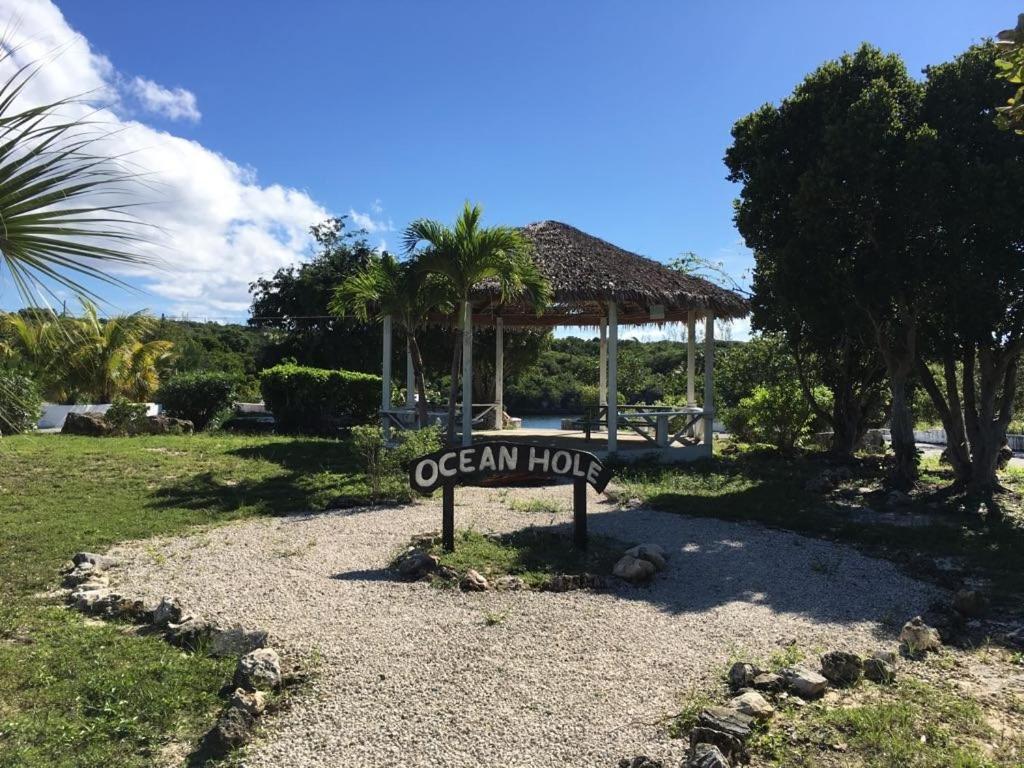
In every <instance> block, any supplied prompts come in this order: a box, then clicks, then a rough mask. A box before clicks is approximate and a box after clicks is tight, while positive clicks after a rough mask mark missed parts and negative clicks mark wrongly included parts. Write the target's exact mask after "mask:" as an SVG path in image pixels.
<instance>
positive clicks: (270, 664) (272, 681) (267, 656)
mask: <svg viewBox="0 0 1024 768" xmlns="http://www.w3.org/2000/svg"><path fill="white" fill-rule="evenodd" d="M235 687H236V688H244V689H245V690H247V691H273V690H276V689H277V688H280V687H281V657H280V656H278V654H277V651H275V650H274V649H273V648H258V649H256V650H255V651H250V652H249V653H247V654H245V655H244V656H242V657H241V658H240V659H239V660H238V666H237V667H235Z"/></svg>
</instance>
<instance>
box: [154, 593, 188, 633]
mask: <svg viewBox="0 0 1024 768" xmlns="http://www.w3.org/2000/svg"><path fill="white" fill-rule="evenodd" d="M181 615H182V614H181V603H180V602H179V601H178V599H177V598H176V597H163V598H161V599H160V602H159V603H157V606H156V608H154V609H153V623H154V624H156V625H157V626H158V627H166V626H167V625H168V624H178V623H180V622H181Z"/></svg>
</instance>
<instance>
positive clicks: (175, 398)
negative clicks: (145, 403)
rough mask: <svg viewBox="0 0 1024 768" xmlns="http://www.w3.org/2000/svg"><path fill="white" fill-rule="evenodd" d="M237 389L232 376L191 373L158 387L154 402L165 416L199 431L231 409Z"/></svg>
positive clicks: (181, 375) (178, 376)
mask: <svg viewBox="0 0 1024 768" xmlns="http://www.w3.org/2000/svg"><path fill="white" fill-rule="evenodd" d="M237 389H238V379H237V377H235V376H232V375H231V374H227V373H215V372H211V371H194V372H192V373H179V374H177V375H176V376H172V377H171V378H170V379H169V380H168V381H167V382H165V383H164V384H163V386H161V387H160V391H159V392H158V393H157V399H158V401H159V402H160V404H161V405H163V407H164V411H165V412H166V413H167V415H168V416H173V417H174V418H176V419H188V420H189V421H191V422H192V424H193V425H194V426H195V428H196V430H202V429H206V427H207V426H208V425H209V424H210V422H211V421H212V420H213V419H214V417H215V416H217V415H218V414H220V413H221V412H222V411H223V410H224V409H226V408H229V407H230V406H231V402H232V401H233V400H234V399H235V396H236V392H237Z"/></svg>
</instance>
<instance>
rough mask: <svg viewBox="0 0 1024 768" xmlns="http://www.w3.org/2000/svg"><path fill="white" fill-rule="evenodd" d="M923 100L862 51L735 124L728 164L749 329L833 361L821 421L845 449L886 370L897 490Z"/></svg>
mask: <svg viewBox="0 0 1024 768" xmlns="http://www.w3.org/2000/svg"><path fill="white" fill-rule="evenodd" d="M921 98H922V87H921V85H920V84H919V83H917V82H915V81H914V80H913V79H912V78H911V77H910V76H909V74H908V73H907V70H906V67H905V66H904V64H903V62H902V60H901V59H900V58H899V57H898V56H895V55H886V54H883V53H882V52H881V51H879V50H877V49H876V48H873V47H871V46H868V45H864V46H862V47H861V48H860V49H858V50H857V51H856V53H854V54H850V55H844V56H843V57H841V58H840V59H838V60H835V61H830V62H827V63H826V64H824V65H822V66H821V67H819V68H818V69H817V70H815V71H814V72H812V73H811V74H810V75H808V76H807V77H806V78H805V79H804V81H803V82H802V83H801V84H800V85H798V86H797V88H796V89H795V90H794V92H793V94H792V95H791V96H789V97H788V98H786V99H785V100H784V101H783V102H782V103H781V104H780V105H778V106H775V105H771V104H768V105H765V106H763V107H762V108H760V109H759V110H757V111H756V112H754V113H752V114H750V115H748V116H747V117H745V118H743V119H742V120H740V121H739V122H738V123H737V124H736V125H735V127H734V128H733V138H734V142H733V145H732V147H730V149H729V150H728V153H727V155H726V164H727V165H728V167H729V170H730V179H731V180H733V181H737V182H739V183H741V184H742V190H741V194H740V199H739V201H738V203H737V208H736V224H737V227H738V228H739V230H740V233H741V234H742V235H743V237H744V239H745V240H746V242H747V245H748V246H750V247H751V248H752V249H753V250H754V256H755V261H756V269H755V274H754V292H755V295H754V301H753V304H754V313H755V314H754V320H755V325H757V326H758V327H760V328H763V329H766V330H778V331H783V332H785V333H786V334H787V336H788V337H789V338H790V339H791V341H792V342H793V346H794V351H795V352H796V354H797V355H798V356H800V357H806V356H808V355H810V354H813V355H815V356H816V357H817V358H818V359H819V360H822V361H825V360H828V359H829V358H831V359H832V361H833V364H831V365H829V366H828V367H827V374H828V379H830V380H828V381H827V382H826V383H828V384H829V385H830V386H831V387H832V388H833V389H834V390H835V395H836V396H835V403H834V406H833V411H832V413H831V414H822V415H823V416H826V418H827V420H828V421H829V422H830V423H832V426H833V428H834V429H835V431H836V439H837V444H838V446H839V449H840V452H841V453H848V452H849V449H850V448H851V447H852V443H853V442H854V441H855V440H856V438H857V437H858V436H859V434H860V433H862V432H863V429H864V427H865V426H866V419H867V418H868V416H869V415H870V413H871V412H872V410H873V408H874V407H875V403H876V400H877V396H878V395H877V392H878V389H877V388H878V383H879V380H880V376H879V372H880V369H881V367H882V366H884V369H885V372H886V373H887V374H888V381H889V386H890V403H891V406H890V422H891V427H892V438H893V446H894V449H895V451H896V470H895V473H894V477H893V480H894V482H895V483H896V484H897V485H909V484H910V483H912V482H913V479H914V477H915V474H916V461H917V453H916V449H915V446H914V439H913V420H912V417H911V415H910V408H909V397H908V388H909V385H910V377H911V375H912V373H913V370H914V363H915V351H916V338H917V315H918V312H917V306H918V302H919V300H920V296H921V294H922V290H923V288H922V285H921V277H922V274H923V270H922V268H921V266H922V264H923V263H924V252H923V248H922V245H923V243H922V241H921V239H920V236H919V232H920V225H919V222H918V218H919V217H918V216H917V215H915V210H914V207H915V206H916V205H920V204H926V200H922V199H921V195H922V194H923V191H924V190H923V188H922V186H921V184H920V183H919V182H920V180H921V179H920V178H919V177H918V176H916V175H915V174H914V173H913V172H912V170H911V169H914V168H919V167H920V166H921V165H922V164H923V160H922V156H923V155H925V154H926V151H925V149H923V148H922V145H925V146H926V145H927V143H928V134H927V131H925V130H924V129H922V127H921V125H920V119H919V113H920V104H921ZM908 177H909V178H911V179H914V183H913V184H908V183H907V179H908ZM915 195H917V196H918V197H915ZM872 345H874V346H876V347H877V351H875V350H872ZM879 360H880V361H881V364H879Z"/></svg>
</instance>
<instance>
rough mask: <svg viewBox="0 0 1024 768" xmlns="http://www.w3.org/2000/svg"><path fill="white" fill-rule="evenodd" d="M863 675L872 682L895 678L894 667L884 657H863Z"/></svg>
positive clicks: (883, 681) (888, 680)
mask: <svg viewBox="0 0 1024 768" xmlns="http://www.w3.org/2000/svg"><path fill="white" fill-rule="evenodd" d="M864 677H866V678H867V679H868V680H871V681H872V682H874V683H884V684H887V683H891V682H892V681H893V680H895V679H896V668H895V667H894V666H893V665H892V664H891V663H890V662H888V661H886V660H885V659H879V658H875V657H871V658H870V659H864Z"/></svg>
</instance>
